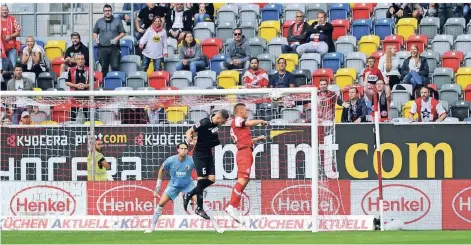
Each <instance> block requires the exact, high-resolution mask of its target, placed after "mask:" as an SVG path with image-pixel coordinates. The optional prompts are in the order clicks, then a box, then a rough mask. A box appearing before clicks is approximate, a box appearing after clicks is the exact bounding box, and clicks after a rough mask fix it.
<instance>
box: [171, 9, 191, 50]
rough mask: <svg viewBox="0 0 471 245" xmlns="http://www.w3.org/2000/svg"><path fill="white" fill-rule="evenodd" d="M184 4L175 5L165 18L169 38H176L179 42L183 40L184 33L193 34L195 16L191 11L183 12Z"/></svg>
mask: <svg viewBox="0 0 471 245" xmlns="http://www.w3.org/2000/svg"><path fill="white" fill-rule="evenodd" d="M183 8H184V6H183V3H177V4H175V7H174V8H173V9H171V10H170V11H169V12H168V13H167V15H166V16H165V27H166V28H165V29H166V30H167V31H168V36H169V37H171V38H175V39H177V40H178V42H181V41H182V40H183V36H184V35H185V33H184V32H191V31H192V30H193V16H192V13H191V11H189V10H187V11H183Z"/></svg>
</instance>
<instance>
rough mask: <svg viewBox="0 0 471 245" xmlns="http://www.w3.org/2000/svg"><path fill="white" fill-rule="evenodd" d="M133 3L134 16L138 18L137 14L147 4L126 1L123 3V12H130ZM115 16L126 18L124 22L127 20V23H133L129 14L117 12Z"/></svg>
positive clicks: (121, 18)
mask: <svg viewBox="0 0 471 245" xmlns="http://www.w3.org/2000/svg"><path fill="white" fill-rule="evenodd" d="M131 4H132V5H134V6H133V7H134V9H133V11H134V13H133V14H134V18H137V15H138V14H139V11H141V9H143V8H145V7H146V4H145V3H125V4H123V9H122V10H123V12H129V11H131ZM115 18H118V19H120V20H124V22H126V25H128V26H130V25H131V16H129V14H116V15H115Z"/></svg>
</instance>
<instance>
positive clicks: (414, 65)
mask: <svg viewBox="0 0 471 245" xmlns="http://www.w3.org/2000/svg"><path fill="white" fill-rule="evenodd" d="M410 53H411V56H410V57H407V58H406V59H405V60H404V63H402V68H401V72H402V78H403V79H404V83H409V84H412V86H413V87H414V89H415V88H417V87H418V86H420V87H421V86H423V85H425V83H426V82H427V78H428V72H429V70H428V69H429V67H428V63H427V59H426V58H425V57H421V56H420V54H419V48H418V47H417V45H416V44H412V46H411V49H410Z"/></svg>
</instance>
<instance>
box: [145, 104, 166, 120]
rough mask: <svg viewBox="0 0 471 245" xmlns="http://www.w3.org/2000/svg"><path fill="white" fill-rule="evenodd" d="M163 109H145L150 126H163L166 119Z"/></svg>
mask: <svg viewBox="0 0 471 245" xmlns="http://www.w3.org/2000/svg"><path fill="white" fill-rule="evenodd" d="M166 116H167V115H166V114H165V108H162V107H154V108H149V109H147V117H148V118H149V123H150V124H163V123H165V121H166V120H167V119H166Z"/></svg>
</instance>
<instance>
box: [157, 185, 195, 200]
mask: <svg viewBox="0 0 471 245" xmlns="http://www.w3.org/2000/svg"><path fill="white" fill-rule="evenodd" d="M194 188H195V184H194V183H193V181H190V184H188V185H187V186H185V187H181V188H178V187H174V186H171V185H169V186H167V188H166V189H165V191H164V194H166V195H167V196H168V197H170V199H172V200H175V198H177V197H178V194H180V192H183V193H188V192H190V191H191V190H193V189H194Z"/></svg>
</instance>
